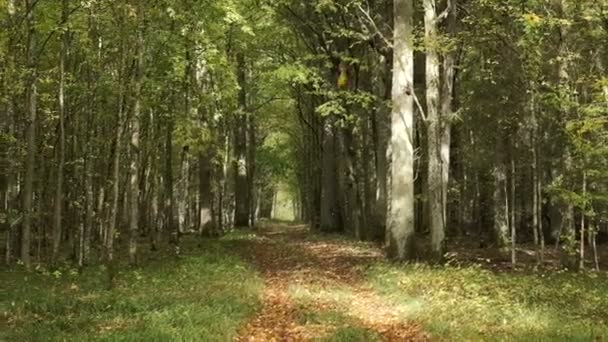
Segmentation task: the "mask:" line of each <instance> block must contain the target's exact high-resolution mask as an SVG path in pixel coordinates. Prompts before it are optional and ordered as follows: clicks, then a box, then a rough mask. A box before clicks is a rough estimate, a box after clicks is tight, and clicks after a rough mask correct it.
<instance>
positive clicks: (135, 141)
mask: <svg viewBox="0 0 608 342" xmlns="http://www.w3.org/2000/svg"><path fill="white" fill-rule="evenodd" d="M144 48H145V46H144V3H143V0H138V1H137V41H136V49H137V52H136V53H137V60H136V66H135V85H134V88H135V89H134V93H133V97H134V99H135V103H134V104H133V115H132V116H131V156H130V158H131V164H130V170H131V179H130V182H129V192H130V198H129V202H130V208H129V210H130V219H129V264H131V265H135V264H136V263H137V238H138V229H139V176H140V167H141V166H140V115H141V102H142V83H143V78H144Z"/></svg>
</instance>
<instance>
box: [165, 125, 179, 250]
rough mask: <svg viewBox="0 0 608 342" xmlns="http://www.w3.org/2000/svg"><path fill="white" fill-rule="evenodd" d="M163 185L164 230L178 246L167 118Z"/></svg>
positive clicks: (170, 137)
mask: <svg viewBox="0 0 608 342" xmlns="http://www.w3.org/2000/svg"><path fill="white" fill-rule="evenodd" d="M164 155H165V168H164V175H163V185H164V192H165V194H164V200H165V201H164V206H163V216H164V224H165V226H164V230H165V231H167V232H170V233H171V239H170V241H171V243H173V244H175V245H176V246H178V245H179V226H178V225H176V224H175V216H174V208H175V206H174V196H173V119H172V118H169V121H168V123H167V128H166V132H165V153H164Z"/></svg>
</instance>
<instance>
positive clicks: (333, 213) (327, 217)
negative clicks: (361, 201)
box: [320, 115, 341, 232]
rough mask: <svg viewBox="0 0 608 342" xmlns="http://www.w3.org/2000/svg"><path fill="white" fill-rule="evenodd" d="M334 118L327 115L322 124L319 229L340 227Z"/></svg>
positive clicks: (331, 229) (325, 230)
mask: <svg viewBox="0 0 608 342" xmlns="http://www.w3.org/2000/svg"><path fill="white" fill-rule="evenodd" d="M334 123H335V118H334V117H333V115H332V116H328V117H326V118H325V122H324V125H323V152H322V162H321V177H322V185H321V227H320V228H321V231H324V232H333V231H339V230H340V229H341V227H340V226H341V225H340V213H339V205H338V174H337V167H338V165H337V153H338V148H337V146H336V132H335V127H334Z"/></svg>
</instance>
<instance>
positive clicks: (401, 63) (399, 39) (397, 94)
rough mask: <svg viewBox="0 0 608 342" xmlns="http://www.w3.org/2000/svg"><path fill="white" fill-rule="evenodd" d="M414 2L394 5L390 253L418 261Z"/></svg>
mask: <svg viewBox="0 0 608 342" xmlns="http://www.w3.org/2000/svg"><path fill="white" fill-rule="evenodd" d="M413 12H414V6H413V1H412V0H395V1H394V43H393V44H394V47H393V53H394V57H393V58H394V59H393V65H394V68H393V90H392V102H393V111H392V115H391V139H390V142H389V152H388V153H389V155H390V158H389V160H390V161H391V172H390V183H389V185H388V189H389V192H390V193H389V199H388V203H389V210H388V215H387V224H386V229H387V234H386V242H387V253H388V256H389V257H390V258H392V259H396V260H408V259H413V258H414V257H415V250H414V248H415V245H414V232H415V230H414V205H415V198H414V158H415V156H414V133H415V132H414V121H415V120H414V98H413V95H414V34H413V26H414V23H413Z"/></svg>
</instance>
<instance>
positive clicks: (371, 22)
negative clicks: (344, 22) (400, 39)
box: [357, 4, 393, 49]
mask: <svg viewBox="0 0 608 342" xmlns="http://www.w3.org/2000/svg"><path fill="white" fill-rule="evenodd" d="M357 8H358V9H359V11H361V13H362V14H363V16H365V19H367V21H368V22H369V23H370V24H371V25H372V28H373V29H374V30H375V31H376V32H375V33H376V34H377V35H378V36H380V38H382V41H384V43H385V44H386V45H387V46H388V47H390V48H391V49H392V48H393V44H392V43H391V42H390V41H389V40H388V39H386V37H385V36H384V35H383V34H382V32H380V29H379V28H378V26H377V25H376V22H374V19H373V18H372V17H371V16H370V15H369V12H367V11H366V10H364V9H363V7H361V5H360V4H357Z"/></svg>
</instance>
